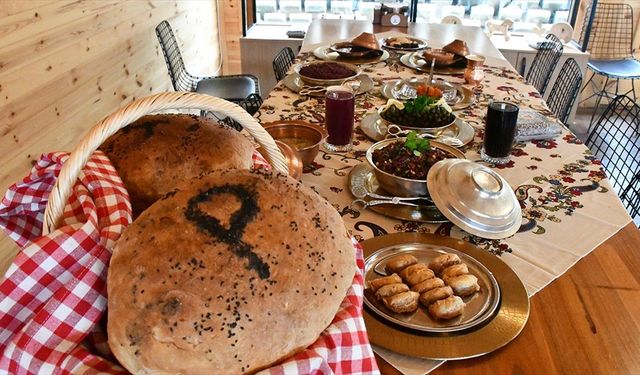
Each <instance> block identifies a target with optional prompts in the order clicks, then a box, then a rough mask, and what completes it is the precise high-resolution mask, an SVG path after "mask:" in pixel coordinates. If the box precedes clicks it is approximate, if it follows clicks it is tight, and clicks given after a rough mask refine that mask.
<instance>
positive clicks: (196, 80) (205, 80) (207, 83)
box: [156, 21, 260, 103]
mask: <svg viewBox="0 0 640 375" xmlns="http://www.w3.org/2000/svg"><path fill="white" fill-rule="evenodd" d="M156 35H157V36H158V41H159V42H160V46H161V47H162V53H163V54H164V59H165V61H166V63H167V69H168V70H169V76H170V77H171V83H172V84H173V88H174V89H175V90H176V91H193V92H198V93H203V94H208V95H211V96H215V97H218V98H223V99H226V100H229V101H232V102H236V103H239V102H241V101H243V100H245V98H247V97H248V96H249V95H251V94H258V95H260V84H259V83H258V78H257V77H256V76H254V75H251V74H239V75H227V76H217V77H197V76H194V75H192V74H190V73H189V72H188V71H187V68H186V67H185V65H184V61H183V60H182V55H181V54H180V48H179V47H178V41H177V40H176V37H175V35H174V34H173V30H171V25H169V22H167V21H162V22H160V24H159V25H158V26H157V27H156Z"/></svg>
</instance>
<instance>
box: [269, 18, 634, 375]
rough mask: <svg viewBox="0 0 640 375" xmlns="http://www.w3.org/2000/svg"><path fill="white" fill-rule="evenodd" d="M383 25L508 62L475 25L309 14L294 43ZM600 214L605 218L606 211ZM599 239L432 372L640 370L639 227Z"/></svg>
mask: <svg viewBox="0 0 640 375" xmlns="http://www.w3.org/2000/svg"><path fill="white" fill-rule="evenodd" d="M386 31H399V32H402V33H407V34H410V35H413V36H417V37H420V38H423V39H425V40H427V41H434V40H435V41H439V42H443V41H450V40H453V39H462V40H465V41H466V42H467V43H468V44H469V45H470V46H472V49H473V50H475V51H479V52H482V53H483V54H484V55H485V56H487V57H488V60H489V59H491V60H493V61H494V62H496V64H508V62H506V60H504V58H503V57H502V55H501V54H500V52H499V51H498V50H497V49H496V48H495V47H494V46H493V45H492V44H491V42H490V41H489V39H488V38H487V37H486V35H485V34H484V33H483V32H482V31H481V30H480V29H479V28H475V27H464V26H455V25H430V24H413V23H412V24H410V25H409V27H408V28H393V27H381V26H379V25H372V24H371V23H369V22H364V21H345V20H315V21H314V22H313V23H312V24H311V26H310V27H309V30H308V32H307V35H306V37H305V40H304V44H303V49H302V50H303V51H305V48H306V50H307V51H311V50H312V49H313V48H314V46H316V45H321V44H323V43H328V42H332V41H339V40H347V39H349V38H353V37H354V36H356V35H358V34H360V33H361V32H375V33H380V32H386ZM441 44H442V43H441ZM268 102H269V101H268V100H267V103H268ZM303 181H304V178H303ZM600 214H601V215H602V217H603V218H605V219H604V220H606V215H607V212H601V213H600ZM581 229H582V228H579V227H572V228H566V233H565V234H564V235H566V236H569V237H580V236H589V233H584V232H582V231H581ZM603 240H604V242H602V243H601V244H600V245H599V246H597V247H596V248H595V249H594V250H593V251H591V252H590V253H589V254H588V255H586V256H584V257H583V258H582V259H580V260H579V261H578V262H577V263H576V264H575V265H574V266H573V267H571V268H570V269H569V270H568V271H567V272H565V273H564V274H562V275H561V276H560V277H558V278H557V279H555V281H552V282H551V283H550V284H549V285H547V286H546V287H544V288H543V289H542V290H540V291H539V292H537V293H536V294H535V295H533V297H532V298H531V299H530V303H531V310H530V317H529V320H528V322H527V324H526V326H525V328H524V330H523V331H522V332H521V334H520V335H519V336H518V337H517V338H516V339H515V340H513V341H512V342H511V343H509V344H508V345H506V346H505V347H503V348H501V349H498V350H496V351H494V352H492V353H490V354H486V355H484V356H481V357H477V358H473V359H465V360H455V361H454V360H452V361H447V362H446V363H445V364H443V365H442V366H440V367H438V368H437V369H436V370H434V371H433V372H432V373H433V374H612V373H618V374H637V373H640V272H639V270H640V231H639V230H638V228H637V227H636V225H635V224H634V223H633V222H631V223H628V224H627V225H626V226H624V225H623V228H622V229H621V230H619V231H618V232H617V233H615V234H613V235H612V236H610V237H609V238H606V239H603ZM377 359H378V364H379V367H380V370H381V372H382V373H384V374H397V373H400V372H399V371H398V370H397V369H396V368H394V367H393V366H391V365H390V364H389V363H387V362H386V361H385V360H384V359H382V358H381V357H379V356H377Z"/></svg>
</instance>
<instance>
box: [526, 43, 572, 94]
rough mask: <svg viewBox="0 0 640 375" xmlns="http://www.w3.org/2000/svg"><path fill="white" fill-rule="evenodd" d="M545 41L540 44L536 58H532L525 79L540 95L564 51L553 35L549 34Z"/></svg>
mask: <svg viewBox="0 0 640 375" xmlns="http://www.w3.org/2000/svg"><path fill="white" fill-rule="evenodd" d="M545 39H546V40H545V41H544V42H542V43H540V46H539V48H538V52H537V53H536V57H534V58H533V62H532V63H531V68H529V72H528V73H527V77H526V79H527V82H529V83H530V84H531V85H533V87H535V88H536V90H538V92H539V93H540V95H544V92H545V91H546V89H547V85H548V84H549V80H550V79H551V75H552V74H553V70H554V69H555V68H556V65H558V61H559V60H560V57H561V56H562V51H563V50H564V46H563V45H562V42H561V41H560V39H558V37H556V36H555V35H553V34H549V35H547V37H546V38H545Z"/></svg>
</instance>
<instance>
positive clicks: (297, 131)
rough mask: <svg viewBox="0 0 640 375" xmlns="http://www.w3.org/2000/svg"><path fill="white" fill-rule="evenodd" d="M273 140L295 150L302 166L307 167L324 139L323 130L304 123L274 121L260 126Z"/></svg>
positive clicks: (316, 154)
mask: <svg viewBox="0 0 640 375" xmlns="http://www.w3.org/2000/svg"><path fill="white" fill-rule="evenodd" d="M262 126H263V127H264V129H265V130H266V131H267V133H269V134H271V136H272V137H273V139H275V140H277V141H281V142H284V143H286V144H287V145H289V146H291V148H293V149H295V150H296V152H297V154H298V157H299V158H300V160H302V164H303V165H309V164H311V163H312V162H313V160H314V159H315V158H316V156H318V152H319V151H320V144H321V143H322V141H323V140H324V138H325V137H326V133H325V131H324V129H323V128H321V127H320V126H318V125H314V124H311V123H309V122H306V121H295V120H294V121H275V122H269V123H266V124H262Z"/></svg>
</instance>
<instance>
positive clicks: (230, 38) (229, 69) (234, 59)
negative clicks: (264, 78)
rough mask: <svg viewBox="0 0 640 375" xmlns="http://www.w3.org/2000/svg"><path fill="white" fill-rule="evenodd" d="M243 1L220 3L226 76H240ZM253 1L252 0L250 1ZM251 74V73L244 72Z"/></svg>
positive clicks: (233, 0) (226, 0) (232, 0)
mask: <svg viewBox="0 0 640 375" xmlns="http://www.w3.org/2000/svg"><path fill="white" fill-rule="evenodd" d="M241 1H242V0H225V1H220V0H219V1H218V7H219V9H220V19H221V20H222V21H221V22H220V36H221V38H220V39H221V43H222V56H223V59H224V60H223V61H224V64H223V72H224V74H240V73H243V72H242V58H241V56H240V37H241V36H242V2H241ZM248 1H251V0H248ZM244 73H251V72H244ZM265 94H266V93H265Z"/></svg>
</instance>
